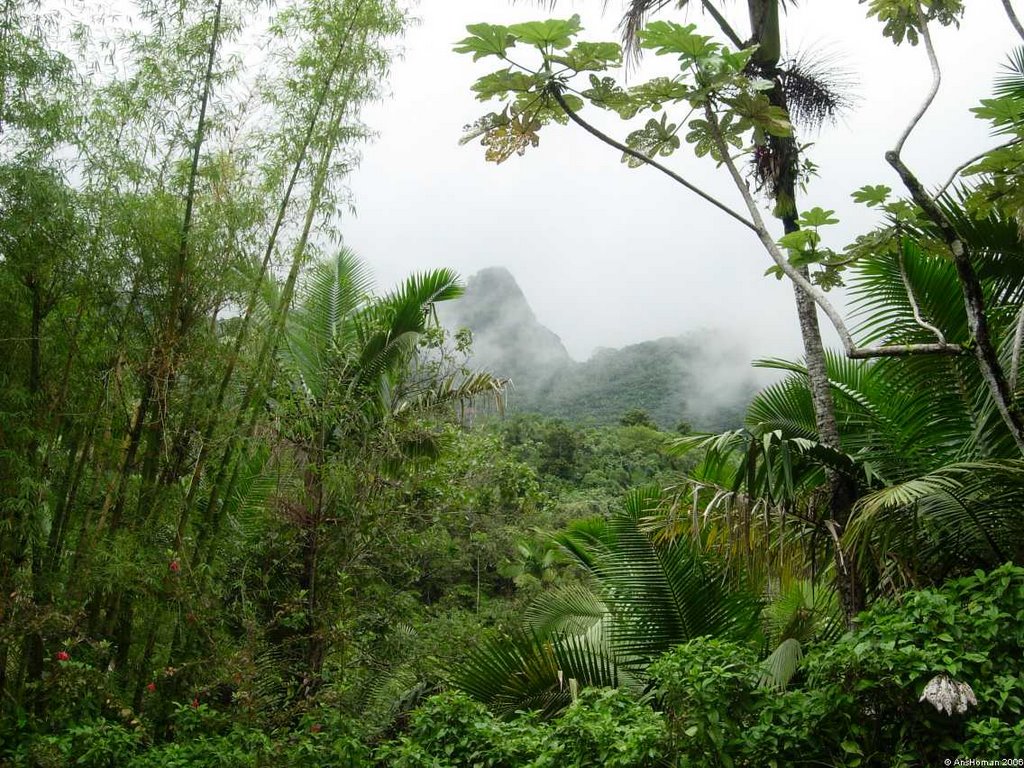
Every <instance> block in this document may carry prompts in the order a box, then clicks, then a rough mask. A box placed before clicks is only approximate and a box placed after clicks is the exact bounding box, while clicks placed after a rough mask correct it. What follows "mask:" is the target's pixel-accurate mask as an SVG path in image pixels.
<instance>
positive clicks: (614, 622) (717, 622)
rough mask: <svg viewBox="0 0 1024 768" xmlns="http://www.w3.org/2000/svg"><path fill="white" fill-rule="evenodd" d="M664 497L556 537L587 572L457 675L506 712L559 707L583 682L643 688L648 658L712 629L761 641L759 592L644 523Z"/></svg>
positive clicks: (642, 500)
mask: <svg viewBox="0 0 1024 768" xmlns="http://www.w3.org/2000/svg"><path fill="white" fill-rule="evenodd" d="M662 500H663V497H662V493H661V492H660V491H659V490H657V489H653V488H647V489H639V490H635V491H633V492H631V493H630V494H629V496H628V497H627V499H626V502H625V504H624V506H623V508H622V509H621V510H620V511H619V512H618V513H617V514H615V515H614V516H613V517H612V518H611V519H610V520H607V521H605V520H601V519H593V520H583V521H578V522H576V523H574V524H573V525H571V526H570V527H569V528H568V530H567V531H566V532H564V533H562V534H560V535H559V536H557V537H556V541H557V542H558V543H559V544H560V545H561V548H562V549H563V551H564V552H565V554H566V555H567V556H568V557H569V558H570V559H571V560H572V561H574V562H575V563H576V565H577V566H578V567H579V568H580V569H581V570H582V572H583V575H584V576H585V577H586V581H585V582H584V583H582V584H581V583H573V584H569V585H567V586H564V587H561V588H559V589H556V590H553V591H550V592H547V593H544V594H542V595H540V596H539V597H538V598H537V600H536V601H535V602H534V603H533V605H532V606H531V607H530V609H529V610H528V611H527V613H526V616H525V626H523V627H521V628H518V629H516V630H514V631H513V632H512V633H511V634H509V635H507V636H503V637H499V638H497V639H494V640H492V641H490V642H488V643H486V644H484V645H483V646H481V647H480V648H479V649H477V650H476V651H475V652H474V653H473V654H472V655H471V656H470V658H469V660H468V661H467V662H466V664H465V665H464V667H463V668H462V669H461V670H459V671H458V673H457V674H456V676H455V684H456V685H457V686H458V687H460V688H461V689H462V690H464V691H466V692H467V693H469V694H470V695H472V696H474V697H476V698H477V699H479V700H481V701H484V702H485V703H487V704H488V705H489V706H491V707H492V708H493V709H495V710H496V711H499V712H507V713H511V712H515V711H516V710H518V709H523V708H533V709H538V710H540V711H541V712H543V713H544V714H552V713H554V712H557V711H558V710H560V709H562V708H563V707H565V706H566V705H567V704H569V703H570V702H571V701H572V698H573V696H574V695H575V691H576V689H577V688H578V687H582V686H613V687H619V686H622V687H624V688H627V689H629V690H633V691H634V692H636V693H641V692H642V691H643V690H644V685H645V680H644V676H645V672H646V669H647V667H648V665H649V664H650V663H651V662H652V661H654V660H655V659H656V658H657V657H658V656H660V655H661V654H663V653H664V652H665V651H668V650H669V649H671V648H672V647H674V646H675V645H678V644H679V643H684V642H686V641H688V640H692V639H695V638H699V637H704V636H707V635H713V636H716V637H726V638H730V639H734V640H741V641H742V640H750V641H753V640H756V639H757V638H758V636H759V632H760V624H759V617H760V612H761V601H760V600H759V598H758V597H757V595H755V594H754V593H752V592H750V591H749V590H747V589H746V588H745V586H743V585H740V584H737V583H735V582H734V581H733V580H732V579H731V578H730V574H729V571H728V570H727V569H726V568H725V567H724V565H723V564H722V562H721V561H720V560H719V559H717V558H716V557H714V556H709V555H708V554H707V553H706V552H705V550H704V548H703V547H701V546H696V545H695V544H694V543H693V542H691V541H690V540H689V539H687V538H680V539H675V540H671V541H669V540H658V539H656V538H654V537H652V536H651V535H649V534H647V533H645V532H644V530H643V525H642V524H643V521H644V519H645V517H646V516H647V515H649V514H651V513H652V511H653V510H654V509H655V508H656V507H657V506H658V505H659V504H660V503H661V501H662Z"/></svg>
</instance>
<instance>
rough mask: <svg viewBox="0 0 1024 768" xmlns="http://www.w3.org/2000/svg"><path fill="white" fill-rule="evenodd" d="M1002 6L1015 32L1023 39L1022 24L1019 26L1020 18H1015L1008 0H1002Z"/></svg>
mask: <svg viewBox="0 0 1024 768" xmlns="http://www.w3.org/2000/svg"><path fill="white" fill-rule="evenodd" d="M1003 8H1005V9H1006V15H1007V16H1008V17H1009V19H1010V24H1012V25H1013V28H1014V29H1015V30H1017V34H1018V35H1020V36H1021V39H1024V26H1021V23H1020V19H1018V18H1017V14H1016V13H1014V11H1013V6H1012V5H1010V0H1003Z"/></svg>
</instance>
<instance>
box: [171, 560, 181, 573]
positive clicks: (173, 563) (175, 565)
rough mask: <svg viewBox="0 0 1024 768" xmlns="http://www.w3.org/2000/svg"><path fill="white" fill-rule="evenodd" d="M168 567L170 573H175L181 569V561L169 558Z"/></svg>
mask: <svg viewBox="0 0 1024 768" xmlns="http://www.w3.org/2000/svg"><path fill="white" fill-rule="evenodd" d="M170 569H171V572H172V573H177V572H178V571H180V570H181V563H179V562H178V561H177V560H171V565H170Z"/></svg>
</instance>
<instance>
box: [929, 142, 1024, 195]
mask: <svg viewBox="0 0 1024 768" xmlns="http://www.w3.org/2000/svg"><path fill="white" fill-rule="evenodd" d="M1021 141H1024V139H1012V140H1010V141H1007V142H1006V143H1005V144H999V145H997V146H995V147H992V148H991V149H986V150H985V151H984V152H979V153H978V154H976V155H975V156H974V157H971V158H968V159H967V160H964V161H963V162H962V163H960V165H958V166H957V167H956V168H954V169H953V172H952V173H951V174H949V178H948V179H946V183H945V184H943V185H942V186H941V187H939V190H938V192H936V193H935V194H934V195H932V199H933V200H938V199H939V198H940V197H942V195H943V193H945V191H946V190H947V189H949V185H950V184H952V183H953V182H954V181H956V177H957V176H959V175H960V173H961V172H962V171H963V170H964V168H966V167H967V166H969V165H973V164H974V163H976V162H978V161H979V160H981V159H982V158H983V157H985V155H987V154H989V153H990V152H995V151H996V150H997V149H1006V148H1007V147H1012V146H1013V145H1014V144H1020V142H1021Z"/></svg>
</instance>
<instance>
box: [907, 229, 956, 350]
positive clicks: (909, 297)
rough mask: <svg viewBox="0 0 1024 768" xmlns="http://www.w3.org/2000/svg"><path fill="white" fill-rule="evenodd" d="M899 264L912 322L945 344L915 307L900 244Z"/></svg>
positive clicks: (912, 290) (944, 339) (915, 300)
mask: <svg viewBox="0 0 1024 768" xmlns="http://www.w3.org/2000/svg"><path fill="white" fill-rule="evenodd" d="M898 258H899V262H900V279H901V280H902V281H903V287H904V289H906V291H907V300H908V301H909V302H910V309H911V311H912V312H913V313H914V322H916V323H917V324H918V325H920V326H921V327H922V328H924V329H925V330H926V331H931V332H932V333H934V334H935V338H936V339H938V340H939V343H940V344H945V343H946V337H945V336H944V335H943V334H942V331H940V330H939V329H938V328H936V327H935V326H934V325H932V324H931V323H929V322H927V321H926V320H925V319H924V318H923V317H922V316H921V309H920V307H918V305H917V298H916V297H915V296H914V288H913V286H912V285H911V284H910V278H909V277H908V276H907V263H906V259H905V258H904V255H903V243H902V242H901V243H900V251H899V256H898Z"/></svg>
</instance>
